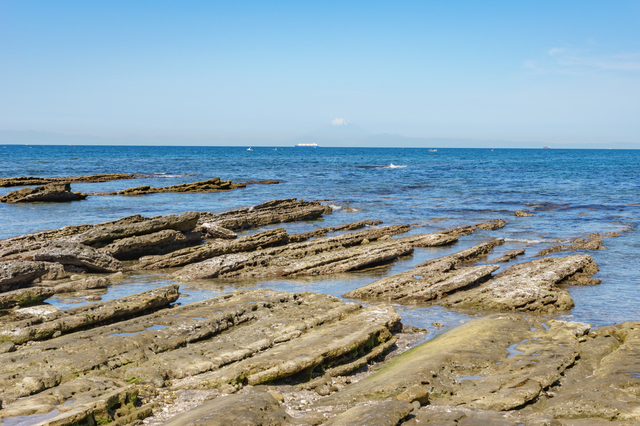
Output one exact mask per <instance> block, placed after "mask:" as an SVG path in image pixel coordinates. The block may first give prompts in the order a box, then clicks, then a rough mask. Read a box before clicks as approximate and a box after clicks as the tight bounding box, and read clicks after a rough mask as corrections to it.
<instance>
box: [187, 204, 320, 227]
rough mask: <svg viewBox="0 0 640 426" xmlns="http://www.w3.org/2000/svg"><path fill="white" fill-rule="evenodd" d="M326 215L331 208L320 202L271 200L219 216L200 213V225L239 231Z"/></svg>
mask: <svg viewBox="0 0 640 426" xmlns="http://www.w3.org/2000/svg"><path fill="white" fill-rule="evenodd" d="M326 213H331V208H330V207H329V208H328V209H327V206H323V205H322V204H320V203H319V202H316V201H304V200H297V199H296V198H288V199H282V200H271V201H267V202H265V203H262V204H258V205H255V206H252V207H245V208H242V209H237V210H231V211H228V212H224V213H219V214H213V213H207V212H204V213H200V223H212V224H215V225H218V226H221V227H223V228H227V229H230V230H232V231H237V230H241V229H249V228H259V227H261V226H266V225H272V224H275V223H284V222H295V221H301V220H312V219H317V218H319V217H320V216H322V215H323V214H326Z"/></svg>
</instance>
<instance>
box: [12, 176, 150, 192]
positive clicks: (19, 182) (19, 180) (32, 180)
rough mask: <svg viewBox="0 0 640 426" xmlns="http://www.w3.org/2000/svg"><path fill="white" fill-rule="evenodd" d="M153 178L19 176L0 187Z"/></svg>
mask: <svg viewBox="0 0 640 426" xmlns="http://www.w3.org/2000/svg"><path fill="white" fill-rule="evenodd" d="M150 177H154V176H152V175H137V174H124V173H113V174H98V175H89V176H66V177H53V178H43V177H36V176H21V177H13V178H5V179H0V187H1V188H8V187H12V186H32V185H46V184H49V183H60V182H62V183H66V182H68V183H80V182H83V183H94V182H109V181H113V180H124V179H141V178H150Z"/></svg>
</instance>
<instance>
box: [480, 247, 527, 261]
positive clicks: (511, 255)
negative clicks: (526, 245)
mask: <svg viewBox="0 0 640 426" xmlns="http://www.w3.org/2000/svg"><path fill="white" fill-rule="evenodd" d="M524 252H525V249H515V250H509V251H508V252H506V253H505V254H503V255H502V256H500V257H496V258H494V259H491V260H489V262H492V263H502V262H509V261H510V260H513V259H515V258H516V257H518V256H522V255H523V254H524Z"/></svg>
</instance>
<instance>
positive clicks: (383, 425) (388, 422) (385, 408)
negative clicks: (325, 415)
mask: <svg viewBox="0 0 640 426" xmlns="http://www.w3.org/2000/svg"><path fill="white" fill-rule="evenodd" d="M412 410H413V406H412V405H411V404H410V403H408V402H406V401H393V400H392V401H384V402H381V403H379V404H372V405H361V406H357V407H353V408H351V409H349V410H347V411H345V412H344V413H341V414H338V415H337V416H336V417H334V418H332V419H330V420H329V421H328V422H326V423H324V424H325V425H327V426H396V425H397V424H398V423H400V422H402V420H403V419H405V418H406V417H407V416H408V415H409V413H410V412H411V411H412Z"/></svg>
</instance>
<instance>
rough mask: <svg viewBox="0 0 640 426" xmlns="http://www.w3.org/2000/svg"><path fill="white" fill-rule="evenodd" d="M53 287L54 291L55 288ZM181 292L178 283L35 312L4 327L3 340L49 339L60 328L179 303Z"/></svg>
mask: <svg viewBox="0 0 640 426" xmlns="http://www.w3.org/2000/svg"><path fill="white" fill-rule="evenodd" d="M49 290H50V291H54V289H49ZM178 295H179V294H178V286H177V285H176V284H174V285H170V286H166V287H160V288H156V289H153V290H149V291H145V292H142V293H138V294H134V295H132V296H127V297H123V298H120V299H115V300H110V301H106V302H102V303H94V304H91V305H88V306H79V307H77V308H71V309H67V310H65V311H61V310H59V309H58V310H57V311H54V312H49V313H48V314H47V315H44V316H37V317H36V316H33V315H31V317H30V318H28V319H25V320H22V321H16V322H13V323H9V324H7V325H2V326H0V340H10V341H12V342H14V343H17V344H20V343H24V342H27V341H30V340H34V341H37V340H46V339H49V338H51V337H52V336H53V334H54V333H55V332H57V331H60V332H64V333H67V332H70V331H73V330H76V329H78V328H82V327H87V326H90V325H93V324H99V323H101V322H104V321H110V320H115V319H118V318H122V317H126V316H130V315H136V314H140V313H142V312H145V311H149V310H153V309H158V308H161V307H164V306H167V305H169V304H170V303H172V302H175V301H176V300H177V299H178ZM32 309H36V307H34V308H32ZM36 312H37V311H36Z"/></svg>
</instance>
